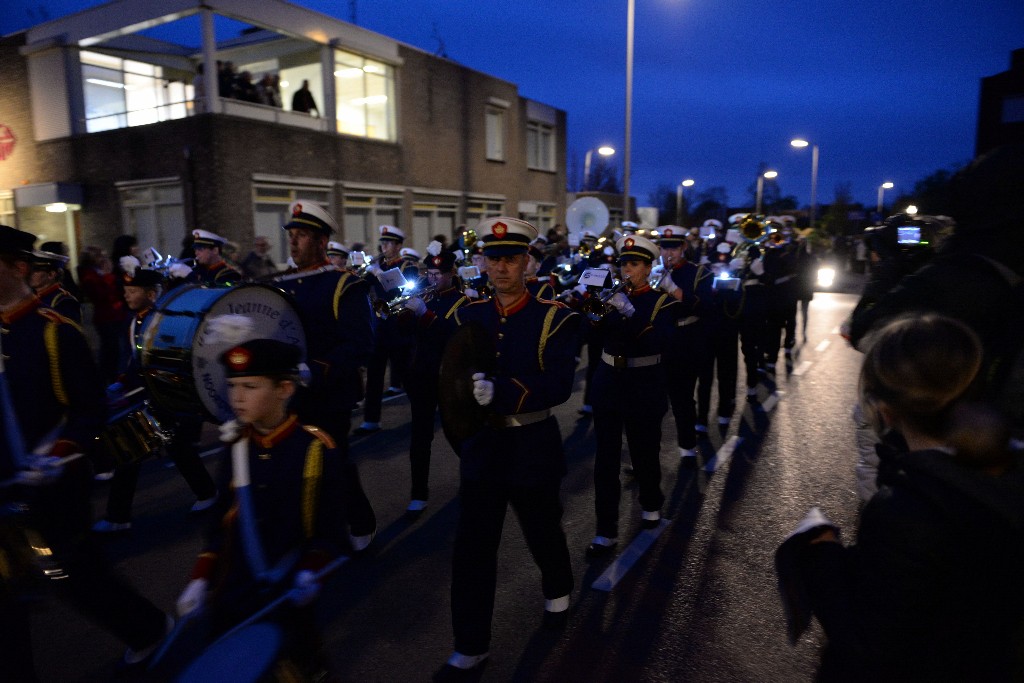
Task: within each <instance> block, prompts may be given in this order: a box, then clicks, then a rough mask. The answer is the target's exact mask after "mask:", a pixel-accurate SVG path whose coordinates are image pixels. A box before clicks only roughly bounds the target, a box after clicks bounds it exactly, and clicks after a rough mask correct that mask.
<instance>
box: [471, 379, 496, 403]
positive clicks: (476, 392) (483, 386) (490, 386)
mask: <svg viewBox="0 0 1024 683" xmlns="http://www.w3.org/2000/svg"><path fill="white" fill-rule="evenodd" d="M473 398H475V399H476V402H477V403H479V404H480V405H482V406H489V405H491V401H493V400H494V382H492V381H491V380H489V379H484V373H482V372H477V373H474V374H473Z"/></svg>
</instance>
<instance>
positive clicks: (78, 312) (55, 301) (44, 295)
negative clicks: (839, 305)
mask: <svg viewBox="0 0 1024 683" xmlns="http://www.w3.org/2000/svg"><path fill="white" fill-rule="evenodd" d="M36 296H38V297H39V300H40V301H41V302H42V303H43V306H45V307H46V308H52V309H53V310H55V311H57V312H58V313H60V314H61V315H62V316H64V317H65V318H68V319H70V320H71V321H73V322H75V323H76V324H78V325H81V324H82V304H80V303H79V302H78V299H76V298H75V297H74V295H73V294H72V293H71V292H69V291H68V290H66V289H64V288H63V287H61V286H60V283H59V282H54V283H53V284H52V285H50V286H49V287H46V288H45V289H42V290H40V291H38V292H36Z"/></svg>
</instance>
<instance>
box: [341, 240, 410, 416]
mask: <svg viewBox="0 0 1024 683" xmlns="http://www.w3.org/2000/svg"><path fill="white" fill-rule="evenodd" d="M378 230H379V231H380V241H379V242H378V245H379V247H380V260H379V262H377V263H374V264H373V265H371V266H370V267H369V269H367V280H368V281H369V283H370V285H371V286H372V287H373V289H374V291H375V293H376V296H377V298H378V299H380V300H386V299H387V298H388V295H389V292H385V291H384V289H383V287H382V285H381V284H380V281H379V280H378V279H377V277H378V276H379V275H380V274H381V273H383V272H384V271H386V270H391V269H392V268H398V269H399V272H401V273H402V277H404V278H405V279H406V281H407V282H415V281H416V280H417V279H418V278H419V268H418V266H417V265H416V262H415V261H414V260H412V259H411V258H409V257H406V256H403V255H402V253H401V252H402V244H403V243H404V242H405V232H403V231H402V230H401V229H400V228H396V227H395V226H393V225H382V226H380V228H378ZM411 352H412V336H411V335H410V334H409V333H408V332H407V331H406V330H404V329H403V327H402V326H401V325H400V324H399V323H398V321H397V320H391V319H387V320H384V321H382V322H381V324H379V325H378V327H377V339H376V344H375V345H374V349H373V355H372V356H371V357H370V362H369V364H368V365H367V367H366V396H365V398H364V399H363V422H362V424H360V425H359V426H358V427H356V429H355V430H354V431H353V434H357V435H364V434H373V433H374V432H379V431H380V430H381V426H380V416H381V402H382V401H383V399H384V393H385V392H384V374H385V372H386V371H387V368H388V364H389V363H390V364H391V386H389V387H388V391H387V394H388V395H389V396H394V395H397V394H400V393H401V392H402V384H403V383H404V381H405V374H406V372H408V369H409V354H410V353H411Z"/></svg>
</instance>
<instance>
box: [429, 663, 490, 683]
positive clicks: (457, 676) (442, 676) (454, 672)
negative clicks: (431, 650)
mask: <svg viewBox="0 0 1024 683" xmlns="http://www.w3.org/2000/svg"><path fill="white" fill-rule="evenodd" d="M488 659H490V658H488ZM487 661H488V660H487V659H485V660H483V661H482V662H480V663H479V664H477V665H476V666H474V667H471V668H469V669H460V668H459V667H457V666H452V665H451V664H447V663H446V664H445V665H444V666H442V667H441V668H440V669H438V670H437V671H435V672H434V678H433V680H434V682H435V683H462V682H468V681H479V680H480V676H481V675H483V672H484V669H485V668H487Z"/></svg>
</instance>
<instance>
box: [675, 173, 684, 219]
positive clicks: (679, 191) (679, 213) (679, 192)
mask: <svg viewBox="0 0 1024 683" xmlns="http://www.w3.org/2000/svg"><path fill="white" fill-rule="evenodd" d="M682 224H683V184H682V183H679V185H678V186H677V187H676V225H682Z"/></svg>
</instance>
